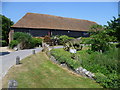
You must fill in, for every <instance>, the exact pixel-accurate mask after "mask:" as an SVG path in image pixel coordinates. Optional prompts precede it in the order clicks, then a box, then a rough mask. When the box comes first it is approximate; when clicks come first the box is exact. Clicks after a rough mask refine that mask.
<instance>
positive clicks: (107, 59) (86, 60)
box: [78, 48, 120, 88]
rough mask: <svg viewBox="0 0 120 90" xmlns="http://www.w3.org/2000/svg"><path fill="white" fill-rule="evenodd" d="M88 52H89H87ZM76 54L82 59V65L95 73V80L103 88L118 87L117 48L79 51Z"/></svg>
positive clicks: (119, 83) (119, 84)
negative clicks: (101, 50) (102, 51)
mask: <svg viewBox="0 0 120 90" xmlns="http://www.w3.org/2000/svg"><path fill="white" fill-rule="evenodd" d="M88 52H89V53H90V54H89V53H88ZM78 54H79V55H80V56H81V57H80V58H81V59H82V67H84V68H86V69H87V70H89V71H91V72H93V73H96V81H97V82H99V83H100V84H101V85H102V86H103V87H105V88H119V87H120V81H119V79H120V77H119V76H118V75H119V74H118V73H120V70H118V69H119V66H118V65H119V64H118V63H119V58H118V56H119V49H118V48H110V49H109V51H107V52H104V53H99V52H97V51H96V52H90V51H84V52H83V51H79V52H78Z"/></svg>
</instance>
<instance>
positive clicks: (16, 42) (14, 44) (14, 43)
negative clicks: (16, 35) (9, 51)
mask: <svg viewBox="0 0 120 90" xmlns="http://www.w3.org/2000/svg"><path fill="white" fill-rule="evenodd" d="M18 43H19V42H18V41H17V40H12V41H11V42H10V44H9V47H10V48H14V47H15V46H17V45H18Z"/></svg>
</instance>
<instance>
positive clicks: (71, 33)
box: [12, 28, 89, 37]
mask: <svg viewBox="0 0 120 90" xmlns="http://www.w3.org/2000/svg"><path fill="white" fill-rule="evenodd" d="M12 30H14V32H26V33H30V34H31V35H32V36H33V37H44V36H45V35H48V34H51V35H52V36H54V35H67V36H70V37H81V36H82V37H88V36H89V33H87V32H86V31H71V30H55V29H30V28H12Z"/></svg>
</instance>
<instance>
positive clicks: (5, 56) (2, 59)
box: [0, 48, 42, 79]
mask: <svg viewBox="0 0 120 90" xmlns="http://www.w3.org/2000/svg"><path fill="white" fill-rule="evenodd" d="M33 50H35V52H36V53H37V52H39V51H41V50H42V48H36V49H25V50H19V51H15V52H3V53H2V54H1V55H0V68H2V69H1V71H0V79H2V78H3V77H4V76H5V75H6V73H7V72H8V70H9V69H10V67H12V66H13V65H15V64H16V57H17V56H19V57H20V60H22V59H23V58H25V57H27V56H29V55H31V54H32V51H33Z"/></svg>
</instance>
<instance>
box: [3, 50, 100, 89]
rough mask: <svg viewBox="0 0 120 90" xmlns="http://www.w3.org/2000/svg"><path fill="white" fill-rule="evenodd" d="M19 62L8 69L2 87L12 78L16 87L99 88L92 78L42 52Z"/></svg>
mask: <svg viewBox="0 0 120 90" xmlns="http://www.w3.org/2000/svg"><path fill="white" fill-rule="evenodd" d="M21 63H22V64H21V65H18V66H16V65H14V66H13V67H12V68H11V69H10V70H9V72H8V74H7V75H6V76H5V77H4V79H3V87H7V86H8V85H7V84H8V81H9V80H11V79H14V80H16V81H17V82H18V88H101V86H100V85H99V84H98V83H95V81H94V80H91V79H88V78H85V77H82V76H79V75H76V74H74V73H72V72H71V71H68V70H67V69H65V68H62V67H60V66H58V65H56V64H54V63H53V62H51V61H50V60H49V59H48V57H47V56H46V55H45V53H42V52H40V53H37V54H36V55H31V56H29V57H27V58H25V59H24V60H22V61H21Z"/></svg>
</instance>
